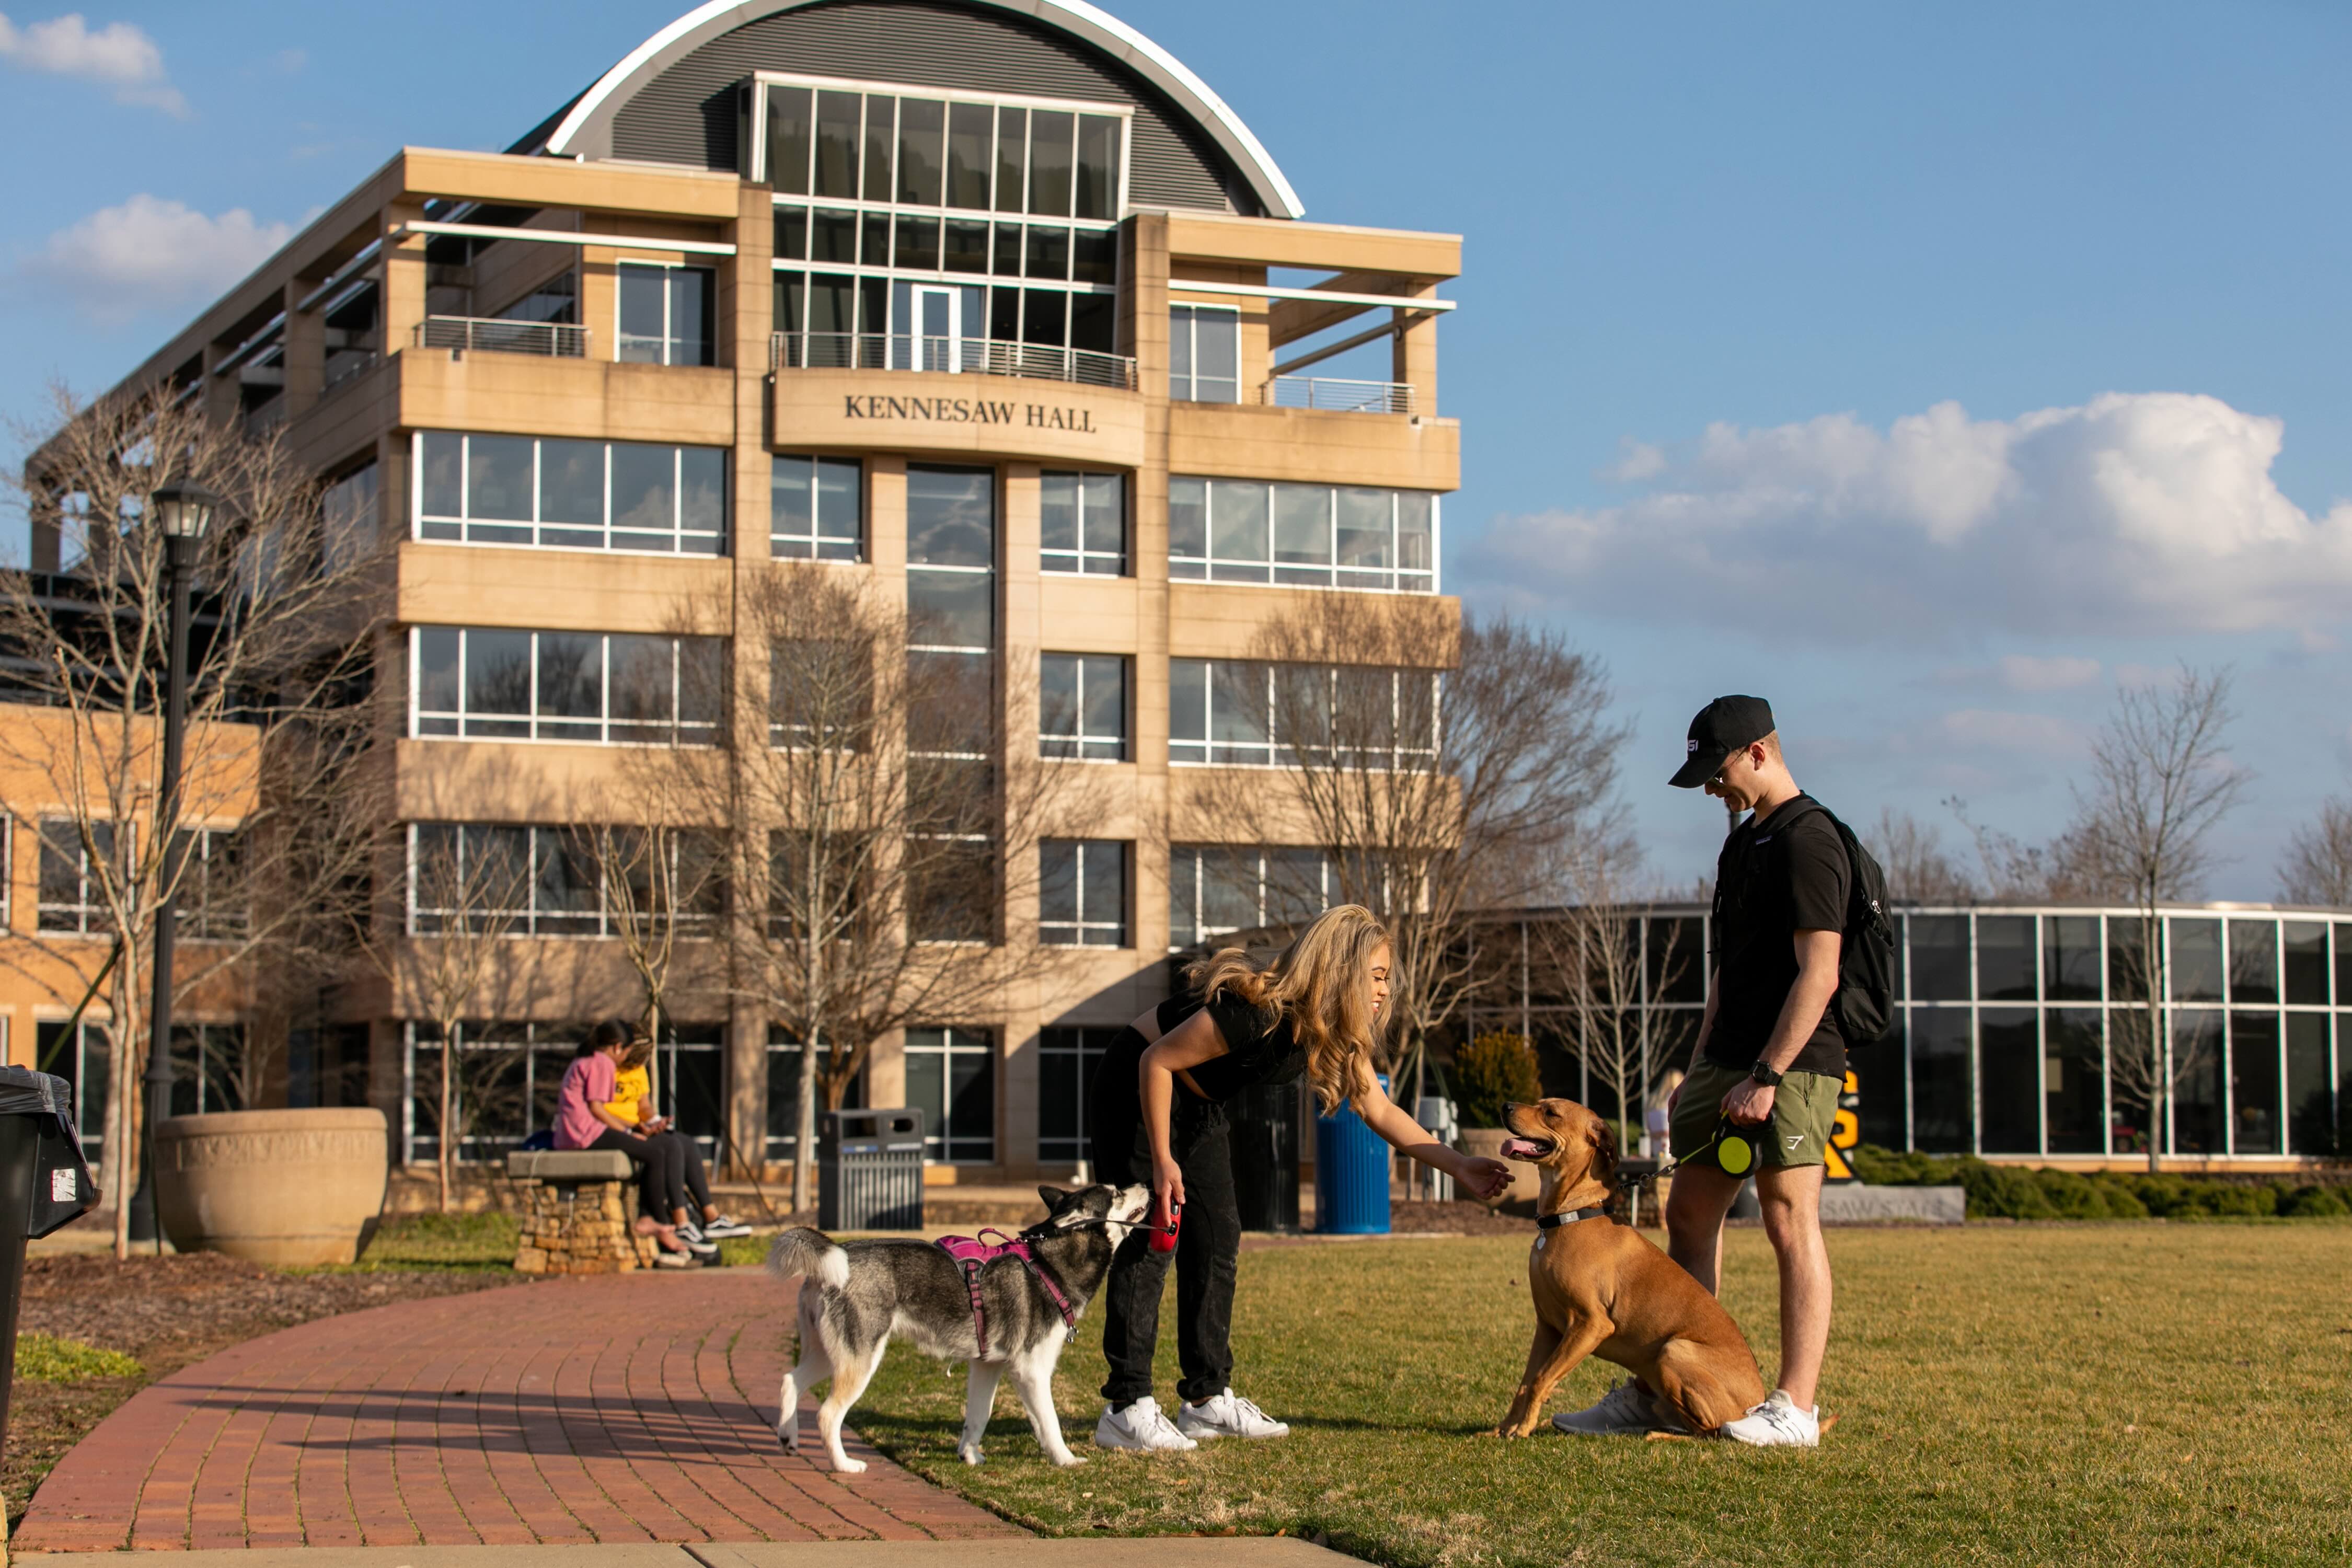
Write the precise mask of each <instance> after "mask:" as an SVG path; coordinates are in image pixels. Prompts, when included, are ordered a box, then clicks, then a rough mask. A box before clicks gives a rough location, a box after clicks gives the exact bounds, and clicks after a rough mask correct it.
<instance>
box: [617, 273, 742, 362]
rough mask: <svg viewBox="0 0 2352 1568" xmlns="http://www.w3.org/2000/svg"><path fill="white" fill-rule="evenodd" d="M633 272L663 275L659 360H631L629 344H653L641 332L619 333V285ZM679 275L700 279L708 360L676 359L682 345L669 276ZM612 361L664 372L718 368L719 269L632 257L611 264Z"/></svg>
mask: <svg viewBox="0 0 2352 1568" xmlns="http://www.w3.org/2000/svg"><path fill="white" fill-rule="evenodd" d="M632 270H639V271H645V272H658V273H661V274H663V278H662V335H661V340H660V341H661V357H660V358H659V359H637V358H633V357H631V355H630V353H629V345H630V344H632V343H646V342H652V341H654V340H652V339H650V338H648V337H646V335H645V334H644V333H642V332H625V331H622V330H621V311H622V310H623V308H624V307H623V304H622V296H623V293H624V289H623V287H622V285H623V284H624V282H625V280H626V276H627V274H628V273H629V272H631V271H632ZM678 272H698V273H700V274H701V275H702V290H703V294H702V297H703V306H704V310H705V311H706V312H707V314H708V317H709V334H708V335H707V336H706V337H704V338H703V339H702V349H703V352H704V353H706V354H708V355H709V358H707V359H698V360H692V361H688V360H681V359H679V358H677V351H678V344H679V342H680V341H681V340H680V339H679V337H678V331H677V295H676V293H675V292H674V291H673V290H672V289H671V287H670V282H671V279H670V276H669V275H670V274H674V273H678ZM613 359H614V363H618V364H653V365H661V366H663V367H665V368H667V369H680V368H685V369H706V370H707V369H710V368H712V367H714V366H716V365H718V363H719V269H718V268H715V267H710V266H708V265H706V264H703V263H700V262H694V261H661V260H646V259H644V258H639V257H635V256H633V257H631V258H629V259H628V260H626V261H616V262H614V264H613Z"/></svg>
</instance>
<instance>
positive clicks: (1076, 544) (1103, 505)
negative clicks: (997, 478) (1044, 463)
mask: <svg viewBox="0 0 2352 1568" xmlns="http://www.w3.org/2000/svg"><path fill="white" fill-rule="evenodd" d="M1038 499H1039V502H1040V515H1039V522H1040V527H1039V545H1040V548H1039V551H1038V565H1039V567H1040V568H1041V569H1042V570H1044V571H1047V572H1079V573H1085V574H1089V575H1092V576H1098V577H1123V576H1125V575H1126V574H1127V479H1126V477H1125V476H1124V475H1120V474H1053V473H1049V474H1046V475H1045V476H1044V478H1043V479H1041V480H1040V481H1039V484H1038Z"/></svg>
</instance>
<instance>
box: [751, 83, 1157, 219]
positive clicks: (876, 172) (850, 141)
mask: <svg viewBox="0 0 2352 1568" xmlns="http://www.w3.org/2000/svg"><path fill="white" fill-rule="evenodd" d="M754 92H755V95H756V96H755V97H753V98H752V99H751V100H749V101H748V102H747V104H746V107H747V108H748V109H749V110H750V111H751V113H750V119H751V123H750V124H749V125H747V126H746V127H745V131H746V132H747V133H746V135H745V138H744V141H745V142H746V144H747V145H748V146H750V147H751V149H752V150H753V152H752V159H751V169H750V170H749V171H748V172H749V174H750V175H751V179H752V180H753V181H755V182H758V183H761V184H768V185H771V186H772V187H773V188H774V189H775V191H776V192H777V194H778V195H796V196H798V195H813V196H818V197H824V198H829V199H833V200H842V201H868V202H885V203H897V204H900V205H909V206H929V207H942V206H943V207H954V208H959V209H961V210H963V211H967V212H990V211H995V212H1012V213H1022V212H1025V213H1035V214H1038V215H1040V216H1048V217H1077V218H1092V219H1097V220H1102V221H1111V220H1115V219H1116V218H1118V216H1119V213H1120V209H1121V203H1122V202H1123V201H1124V199H1125V195H1126V192H1125V183H1126V182H1125V178H1124V176H1125V168H1126V165H1125V162H1124V159H1123V157H1122V152H1123V149H1124V144H1125V142H1126V136H1125V131H1126V120H1127V117H1126V116H1125V115H1124V114H1123V113H1118V112H1100V113H1087V112H1085V111H1083V110H1077V109H1076V108H1071V109H1049V108H1042V107H1033V106H1029V105H1025V104H1024V105H1020V106H1015V105H1013V104H1010V103H1003V102H999V101H995V100H987V99H980V98H971V97H966V96H964V95H961V94H957V95H954V96H953V97H945V96H943V97H940V98H929V97H900V96H898V95H895V94H890V93H880V92H860V91H858V90H856V89H849V88H838V87H834V86H830V85H819V84H816V83H809V84H806V85H803V84H801V83H796V82H791V81H776V80H772V79H767V78H765V77H762V78H760V79H757V81H756V83H755V87H754Z"/></svg>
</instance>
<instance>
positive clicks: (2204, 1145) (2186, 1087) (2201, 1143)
mask: <svg viewBox="0 0 2352 1568" xmlns="http://www.w3.org/2000/svg"><path fill="white" fill-rule="evenodd" d="M2183 923H2202V924H2205V925H2209V926H2210V925H2219V924H2220V922H2219V921H2202V922H2183ZM2215 934H2216V935H2217V937H2218V935H2219V933H2218V932H2216V933H2215ZM2214 956H2215V960H2216V963H2215V965H2214V969H2215V973H2214V974H2213V976H2212V978H2213V980H2214V982H2215V983H2216V984H2218V983H2219V981H2220V978H2221V976H2220V974H2219V973H2218V972H2219V969H2220V963H2219V958H2220V942H2218V941H2217V942H2215V943H2214ZM2171 1023H2172V1070H2173V1071H2174V1072H2176V1073H2178V1074H2179V1075H2180V1079H2179V1087H2178V1088H2176V1089H2174V1090H2173V1100H2172V1149H2173V1152H2175V1153H2178V1154H2221V1153H2225V1152H2228V1148H2229V1145H2228V1142H2227V1138H2228V1134H2227V1132H2226V1131H2224V1128H2223V1121H2224V1119H2225V1117H2226V1116H2227V1114H2228V1111H2227V1106H2228V1104H2229V1097H2228V1094H2227V1092H2226V1086H2227V1081H2228V1076H2229V1062H2228V1058H2227V1056H2226V1054H2225V1052H2224V1049H2223V1043H2222V1038H2221V1013H2220V1012H2219V1011H2217V1010H2212V1009H2205V1008H2196V1009H2190V1008H2182V1009H2180V1010H2179V1011H2178V1012H2175V1013H2174V1014H2173V1015H2172V1018H2171Z"/></svg>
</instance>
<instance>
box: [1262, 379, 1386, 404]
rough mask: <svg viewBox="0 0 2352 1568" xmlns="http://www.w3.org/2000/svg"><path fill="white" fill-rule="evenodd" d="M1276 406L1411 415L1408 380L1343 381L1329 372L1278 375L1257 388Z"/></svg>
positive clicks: (1265, 400)
mask: <svg viewBox="0 0 2352 1568" xmlns="http://www.w3.org/2000/svg"><path fill="white" fill-rule="evenodd" d="M1259 401H1261V402H1264V403H1268V404H1271V405H1274V406H1275V407H1277V408H1333V409H1338V410H1339V411H1341V412H1343V413H1348V414H1411V413H1412V412H1413V395H1412V383H1411V382H1409V381H1343V380H1340V379H1339V378H1338V377H1335V376H1328V375H1277V376H1276V377H1275V378H1274V379H1273V380H1272V381H1269V382H1267V383H1266V384H1265V386H1264V387H1262V388H1260V389H1259Z"/></svg>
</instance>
